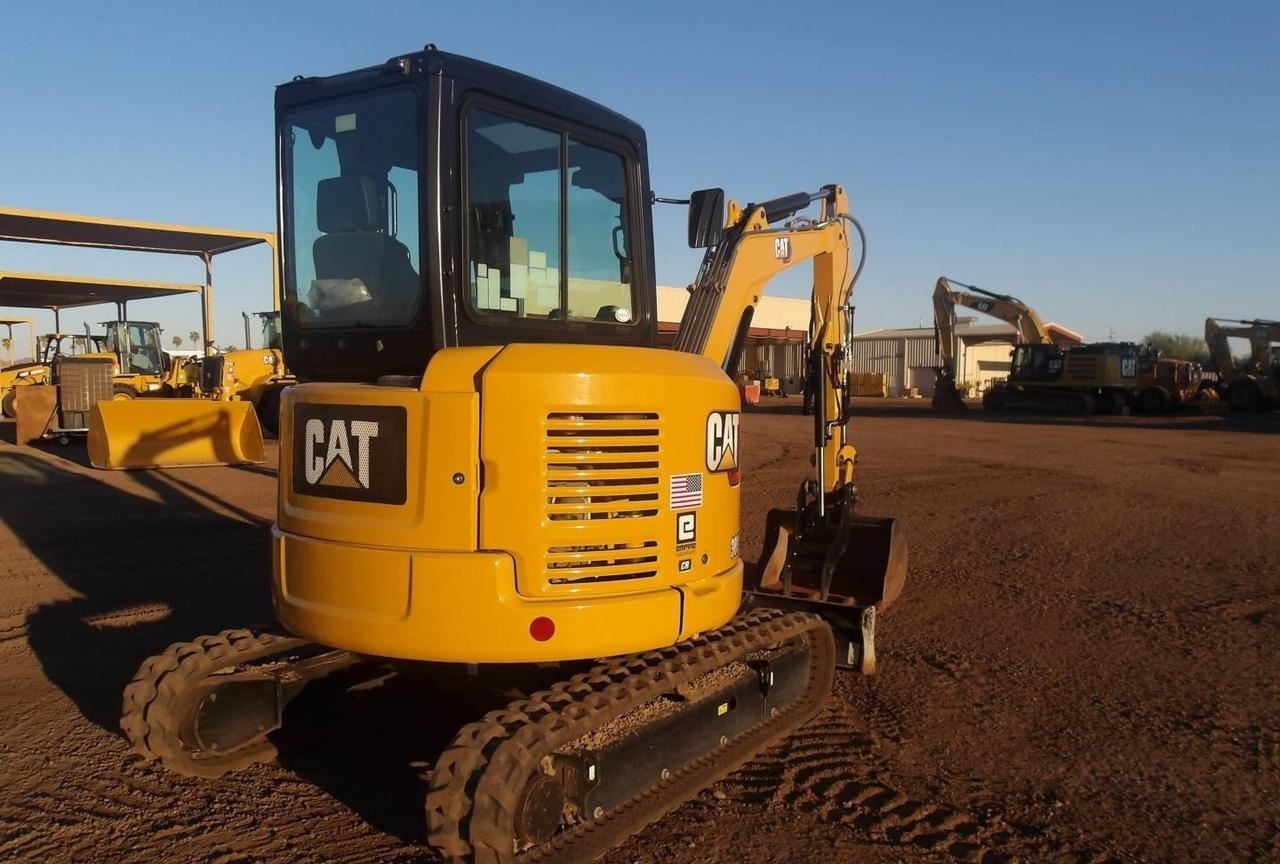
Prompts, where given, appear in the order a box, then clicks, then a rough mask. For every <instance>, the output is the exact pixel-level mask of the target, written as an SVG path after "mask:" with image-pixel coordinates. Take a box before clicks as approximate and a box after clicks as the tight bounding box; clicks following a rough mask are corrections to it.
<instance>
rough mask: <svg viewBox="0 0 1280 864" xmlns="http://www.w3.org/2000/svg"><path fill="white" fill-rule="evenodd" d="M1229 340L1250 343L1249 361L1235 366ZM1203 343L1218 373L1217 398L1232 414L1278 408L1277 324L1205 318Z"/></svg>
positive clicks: (1279, 323) (1279, 338)
mask: <svg viewBox="0 0 1280 864" xmlns="http://www.w3.org/2000/svg"><path fill="white" fill-rule="evenodd" d="M1232 339H1248V340H1249V359H1248V360H1246V361H1245V362H1244V363H1243V364H1242V365H1237V363H1236V360H1235V357H1233V356H1232V354H1231V341H1230V340H1232ZM1204 341H1205V342H1207V343H1208V345H1209V358H1210V360H1211V361H1212V363H1213V366H1214V368H1215V369H1216V370H1217V372H1218V382H1217V383H1218V390H1219V393H1218V395H1219V396H1221V397H1222V398H1224V399H1226V401H1227V404H1228V405H1230V406H1231V410H1232V411H1270V410H1271V409H1273V408H1275V407H1276V406H1277V405H1280V321H1270V320H1266V319H1263V318H1255V319H1253V320H1239V319H1232V318H1207V319H1205V322H1204Z"/></svg>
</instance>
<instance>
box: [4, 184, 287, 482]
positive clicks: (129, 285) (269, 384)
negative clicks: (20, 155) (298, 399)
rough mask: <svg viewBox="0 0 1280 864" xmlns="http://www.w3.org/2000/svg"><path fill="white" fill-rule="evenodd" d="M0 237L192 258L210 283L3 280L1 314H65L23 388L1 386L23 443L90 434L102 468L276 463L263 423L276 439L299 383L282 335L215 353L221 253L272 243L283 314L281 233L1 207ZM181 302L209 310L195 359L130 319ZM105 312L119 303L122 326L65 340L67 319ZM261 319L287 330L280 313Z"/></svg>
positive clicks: (15, 383)
mask: <svg viewBox="0 0 1280 864" xmlns="http://www.w3.org/2000/svg"><path fill="white" fill-rule="evenodd" d="M0 239H3V240H13V241H22V242H31V243H44V244H48V245H68V246H88V247H94V248H105V249H120V250H128V251H135V252H151V253H166V254H183V255H191V256H195V257H197V258H199V259H201V260H202V262H203V263H204V266H205V277H206V278H205V282H204V284H203V285H199V284H176V283H156V282H140V281H136V280H132V281H123V280H117V279H105V278H100V277H84V276H51V275H44V274H32V273H11V272H4V271H0V306H13V307H24V308H35V309H46V310H49V311H51V312H52V313H53V316H54V330H55V332H54V333H52V334H49V337H48V338H46V339H44V340H42V348H41V356H40V357H39V358H37V361H36V362H35V363H33V364H30V365H29V366H28V367H27V368H26V369H23V370H19V371H18V372H16V373H14V375H13V376H12V380H6V379H5V378H0V385H5V386H0V390H2V391H3V393H0V408H3V409H4V410H5V413H6V414H7V415H9V416H15V417H17V418H18V420H19V424H18V432H19V439H20V440H22V441H28V440H36V439H39V438H42V437H44V438H49V437H51V438H54V439H56V440H62V441H66V440H68V439H69V438H70V437H72V436H76V435H82V436H85V437H87V438H88V441H89V453H90V459H91V462H92V463H93V464H94V465H95V466H97V467H103V468H121V467H124V468H138V467H154V466H160V465H176V464H183V465H187V464H229V463H234V462H261V461H262V460H263V459H264V458H265V457H264V454H263V450H262V444H261V438H262V433H261V431H260V429H259V419H260V418H261V425H262V427H265V428H266V429H267V431H269V432H272V433H274V432H275V428H276V425H277V422H278V409H279V392H280V390H282V389H283V388H285V387H287V386H288V385H289V384H290V383H292V378H291V376H290V375H289V373H288V370H287V369H286V368H285V366H284V362H283V355H282V353H281V351H280V349H279V345H278V337H274V336H273V337H270V338H271V339H273V340H274V341H275V342H276V343H277V344H275V345H274V346H272V345H269V344H264V345H263V347H262V348H260V349H250V348H249V343H248V342H246V349H248V350H243V351H236V352H230V354H227V353H219V352H217V351H216V350H215V349H214V348H213V333H212V329H211V328H212V309H213V276H212V274H213V260H214V258H215V257H216V256H218V255H221V254H224V253H226V252H231V251H235V250H239V249H244V248H249V247H252V246H266V247H267V248H268V249H270V250H272V256H271V261H272V263H271V268H272V275H271V279H270V284H271V291H272V303H273V305H277V306H278V297H279V288H278V277H277V269H276V267H277V264H276V261H275V255H274V249H275V244H276V241H275V235H274V234H270V233H262V232H247V231H237V230H232V229H207V228H194V227H190V226H181V225H169V224H162V223H149V222H136V221H132V220H121V219H107V218H103V217H93V216H79V215H74V214H65V213H47V212H42V211H34V210H20V209H13V208H0ZM178 296H191V297H196V298H198V299H199V301H200V320H201V334H200V344H199V345H198V353H197V355H196V356H195V357H193V358H183V357H177V356H173V355H170V354H169V353H168V352H166V351H165V350H164V348H163V343H162V341H161V331H160V327H159V325H158V324H156V323H154V322H147V321H139V320H136V319H133V318H131V317H130V316H129V314H128V311H129V303H130V302H136V301H139V300H145V299H155V298H160V297H178ZM102 304H113V305H114V306H115V310H116V316H115V320H114V321H108V322H104V323H103V324H101V325H100V328H101V329H100V330H98V331H97V332H93V331H86V333H85V334H84V336H83V337H80V336H78V335H69V334H63V333H62V332H61V326H60V313H61V311H63V310H66V309H72V308H77V307H89V306H97V305H102ZM257 314H258V315H259V316H260V317H262V316H265V317H262V320H263V322H264V325H269V326H268V327H267V329H270V330H271V332H273V333H274V332H278V328H277V327H276V325H275V323H274V316H275V314H276V313H275V311H274V310H273V311H270V312H266V313H257ZM264 332H265V331H264ZM33 385H38V386H33ZM24 406H25V410H24ZM22 415H25V416H22Z"/></svg>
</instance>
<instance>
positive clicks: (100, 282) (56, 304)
mask: <svg viewBox="0 0 1280 864" xmlns="http://www.w3.org/2000/svg"><path fill="white" fill-rule="evenodd" d="M203 291H204V286H202V285H194V284H192V285H184V284H180V283H176V282H139V281H137V280H133V279H101V278H98V277H96V276H54V275H49V274H44V273H14V272H12V271H9V270H0V306H12V307H15V308H22V309H55V310H56V309H73V308H76V307H78V306H97V305H98V304H100V303H128V302H130V301H131V300H150V299H152V298H155V297H172V296H174V295H175V294H200V293H201V292H203ZM20 320H22V321H26V320H28V319H20ZM3 323H5V319H0V324H3Z"/></svg>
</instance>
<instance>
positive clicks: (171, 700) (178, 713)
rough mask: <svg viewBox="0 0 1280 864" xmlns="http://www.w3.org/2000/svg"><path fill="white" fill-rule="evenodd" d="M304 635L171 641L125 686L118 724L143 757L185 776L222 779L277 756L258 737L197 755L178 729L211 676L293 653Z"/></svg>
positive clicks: (226, 634) (231, 633) (230, 634)
mask: <svg viewBox="0 0 1280 864" xmlns="http://www.w3.org/2000/svg"><path fill="white" fill-rule="evenodd" d="M305 644H307V641H306V640H305V639H297V638H293V637H288V636H277V635H275V634H273V633H261V634H254V633H252V632H251V631H249V630H223V631H222V632H221V633H219V634H218V635H217V636H200V637H198V638H196V639H193V640H192V641H190V642H175V643H174V644H172V645H170V646H169V647H168V648H167V649H165V650H164V651H163V652H162V653H160V654H156V655H154V656H152V657H148V658H147V659H146V660H144V661H143V663H142V665H141V666H139V667H138V671H137V673H136V674H135V675H134V676H133V680H132V681H131V682H129V686H127V687H126V688H125V690H124V703H123V705H122V707H121V714H120V728H121V729H123V730H124V734H125V737H127V738H128V739H129V743H130V744H131V745H133V748H132V749H133V752H134V753H137V754H138V755H140V756H142V757H143V758H144V759H146V760H147V761H154V760H157V759H158V760H159V761H160V763H161V764H163V765H164V767H166V768H168V769H169V770H170V771H173V772H175V773H178V774H182V775H184V776H187V777H221V776H222V775H223V774H226V773H227V772H228V771H235V770H238V769H240V768H246V767H248V766H249V765H253V764H256V763H259V762H269V761H271V760H272V759H274V758H275V755H276V750H275V745H273V744H272V743H271V742H270V741H269V740H267V738H266V737H265V736H264V737H263V738H262V739H260V740H258V741H255V742H253V743H251V744H248V745H246V746H244V747H240V748H238V749H236V750H234V751H231V752H229V753H225V754H223V753H219V754H200V753H193V752H192V751H190V750H188V749H187V748H186V747H185V746H184V745H183V743H182V738H181V734H180V730H181V729H182V725H183V723H184V721H185V720H186V719H187V717H186V715H187V712H189V711H190V710H191V709H192V708H193V707H194V706H192V705H191V704H190V697H191V695H192V693H193V691H194V690H195V688H196V687H197V686H198V685H199V684H200V682H201V681H203V680H204V679H205V678H208V677H209V676H210V675H214V674H217V673H219V672H223V671H227V670H230V669H232V668H235V667H241V666H244V665H246V664H249V663H254V662H257V661H260V660H263V659H265V658H268V657H272V656H275V655H277V654H281V653H283V652H287V651H292V650H294V649H296V648H298V647H299V646H302V645H305Z"/></svg>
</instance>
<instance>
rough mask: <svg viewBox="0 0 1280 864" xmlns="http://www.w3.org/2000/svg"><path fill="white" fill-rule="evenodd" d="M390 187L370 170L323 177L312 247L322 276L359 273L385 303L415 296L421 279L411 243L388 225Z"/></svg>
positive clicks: (357, 276)
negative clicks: (392, 232)
mask: <svg viewBox="0 0 1280 864" xmlns="http://www.w3.org/2000/svg"><path fill="white" fill-rule="evenodd" d="M386 188H387V184H386V181H385V180H380V179H378V178H376V177H373V176H371V175H368V174H344V175H342V176H341V177H329V178H327V179H324V180H321V181H320V183H319V186H318V187H317V190H316V227H318V228H319V229H320V230H321V231H322V232H323V233H322V234H321V235H320V236H319V237H317V238H316V240H315V243H314V244H312V247H311V251H312V255H313V257H314V259H315V265H316V271H315V272H316V278H317V279H360V280H362V281H363V282H364V284H365V286H366V287H367V288H368V289H369V294H370V296H371V297H372V298H373V299H374V300H376V301H380V305H386V304H397V302H398V301H399V302H412V301H413V300H416V297H417V292H418V285H419V283H418V274H417V272H416V271H414V269H413V265H412V264H411V263H410V261H409V249H408V247H406V246H405V245H404V244H403V243H401V242H400V241H399V240H397V239H396V238H394V237H391V236H389V235H388V234H387V233H386V231H385V228H384V226H385V224H386V215H385V214H386V203H385V202H386V194H385V190H386Z"/></svg>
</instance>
